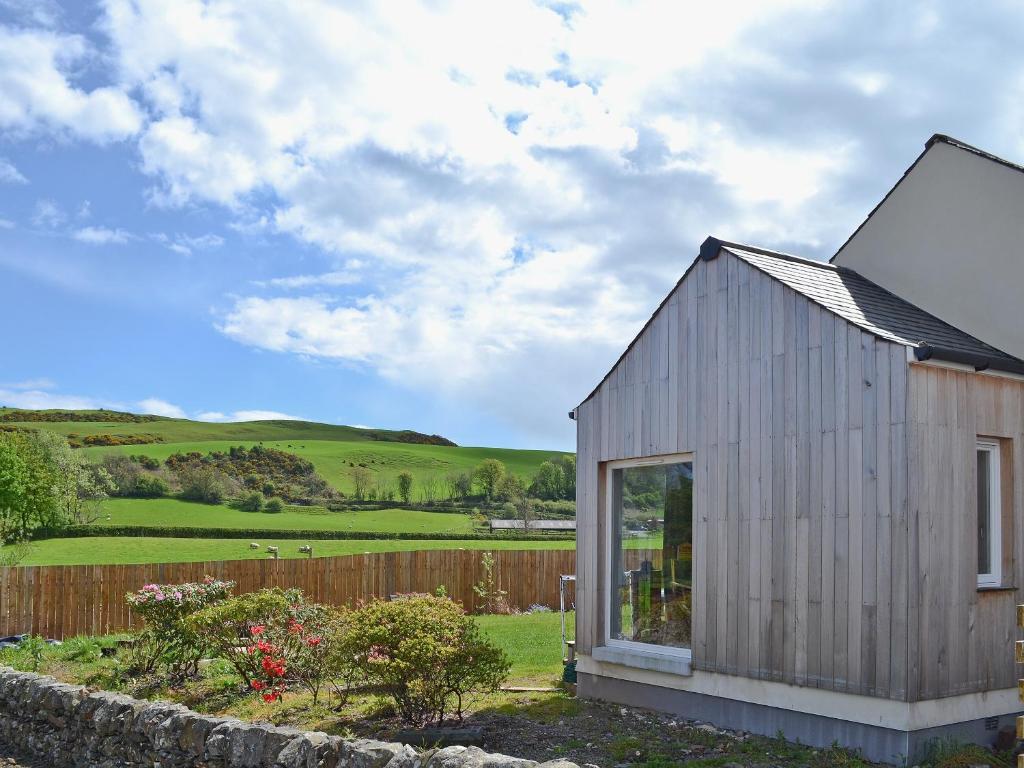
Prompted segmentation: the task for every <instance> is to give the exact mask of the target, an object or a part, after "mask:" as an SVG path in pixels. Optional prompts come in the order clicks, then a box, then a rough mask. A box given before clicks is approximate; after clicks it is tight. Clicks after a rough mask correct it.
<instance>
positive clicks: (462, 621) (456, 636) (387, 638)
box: [344, 595, 511, 725]
mask: <svg viewBox="0 0 1024 768" xmlns="http://www.w3.org/2000/svg"><path fill="white" fill-rule="evenodd" d="M344 650H345V653H347V654H350V655H351V657H352V658H354V659H355V660H356V664H357V666H358V668H359V669H360V671H362V672H363V673H364V674H365V675H366V677H367V679H368V681H369V682H370V683H371V684H372V685H376V686H377V687H378V688H379V689H380V690H382V691H383V692H384V693H385V694H386V695H387V696H389V697H390V698H391V699H392V700H393V701H394V703H395V708H396V709H397V711H398V713H399V715H400V716H401V717H402V719H403V720H405V721H406V722H407V723H410V724H412V725H423V724H424V723H428V722H432V721H434V722H441V721H443V720H444V719H445V716H446V715H447V714H452V715H454V716H455V717H457V718H458V719H459V720H460V721H461V720H462V713H463V707H464V705H465V703H466V698H467V697H468V696H469V695H471V694H474V693H481V692H485V691H493V690H496V689H497V688H498V686H499V685H501V683H502V681H503V680H504V679H505V678H506V676H507V675H508V671H509V668H510V666H511V664H510V662H509V660H508V657H507V656H506V655H505V653H504V652H503V651H502V650H501V649H500V648H498V647H497V646H495V645H494V644H492V643H491V642H490V641H488V640H487V639H485V638H484V637H482V636H481V635H480V630H479V628H478V627H477V625H476V622H474V621H473V619H472V618H471V617H469V616H467V615H466V614H465V612H464V611H463V610H462V606H460V605H459V604H458V603H456V602H454V601H452V600H450V599H448V598H446V597H437V596H434V595H406V596H403V597H401V598H400V599H398V600H394V601H391V602H387V601H383V600H374V601H373V602H370V603H367V604H366V605H364V606H362V607H360V608H358V609H357V610H355V611H353V612H352V614H351V616H350V623H349V631H348V632H347V634H346V640H345V641H344Z"/></svg>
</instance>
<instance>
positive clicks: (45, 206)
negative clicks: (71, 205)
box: [32, 200, 67, 229]
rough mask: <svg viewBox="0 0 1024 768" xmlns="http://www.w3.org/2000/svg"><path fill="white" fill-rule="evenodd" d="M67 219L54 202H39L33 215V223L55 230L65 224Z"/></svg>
mask: <svg viewBox="0 0 1024 768" xmlns="http://www.w3.org/2000/svg"><path fill="white" fill-rule="evenodd" d="M66 218H67V217H66V216H65V215H64V211H63V210H61V207H60V206H59V205H57V204H56V203H55V202H53V200H37V201H36V206H35V210H34V211H33V213H32V223H33V224H35V225H36V226H37V227H44V228H46V229H53V228H55V227H59V226H60V225H61V224H63V223H64V220H65V219H66Z"/></svg>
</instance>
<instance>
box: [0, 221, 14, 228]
mask: <svg viewBox="0 0 1024 768" xmlns="http://www.w3.org/2000/svg"><path fill="white" fill-rule="evenodd" d="M0 229H14V222H13V221H11V220H10V219H0Z"/></svg>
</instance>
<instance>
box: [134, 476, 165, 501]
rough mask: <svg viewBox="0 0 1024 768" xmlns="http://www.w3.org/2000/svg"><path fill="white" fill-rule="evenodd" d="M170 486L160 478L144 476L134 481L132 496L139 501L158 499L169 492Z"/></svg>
mask: <svg viewBox="0 0 1024 768" xmlns="http://www.w3.org/2000/svg"><path fill="white" fill-rule="evenodd" d="M170 490H171V489H170V486H168V485H167V482H166V481H165V480H164V479H163V478H162V477H157V476H156V475H149V474H144V475H141V476H140V477H139V478H138V479H137V480H136V481H135V489H134V491H133V492H132V493H131V495H132V496H134V497H136V498H139V499H158V498H160V497H161V496H166V495H167V494H168V493H169V492H170Z"/></svg>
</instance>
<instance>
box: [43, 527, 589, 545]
mask: <svg viewBox="0 0 1024 768" xmlns="http://www.w3.org/2000/svg"><path fill="white" fill-rule="evenodd" d="M94 536H153V537H156V538H173V539H259V538H264V539H314V540H315V539H321V540H349V539H354V540H359V541H376V540H381V541H396V540H415V541H494V540H496V539H497V540H502V541H573V540H575V538H576V536H575V535H574V534H565V533H523V532H522V531H507V532H498V533H445V532H443V531H441V532H427V531H406V532H392V531H388V532H380V531H323V530H308V529H307V530H284V531H279V530H274V529H270V528H188V527H177V526H168V525H159V526H156V525H155V526H151V527H147V526H138V525H72V526H68V527H67V528H55V529H47V528H39V529H37V530H36V531H34V532H33V537H32V538H33V539H36V540H39V539H58V538H59V539H66V538H89V537H94Z"/></svg>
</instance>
